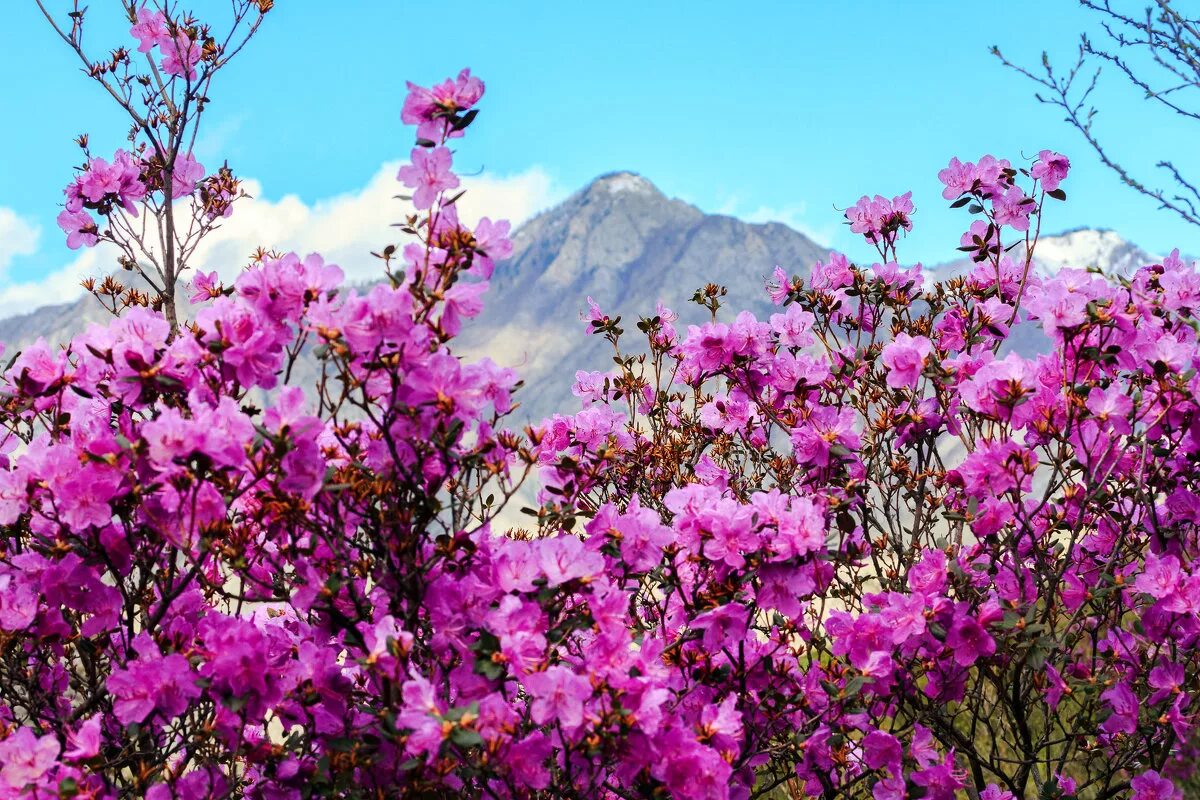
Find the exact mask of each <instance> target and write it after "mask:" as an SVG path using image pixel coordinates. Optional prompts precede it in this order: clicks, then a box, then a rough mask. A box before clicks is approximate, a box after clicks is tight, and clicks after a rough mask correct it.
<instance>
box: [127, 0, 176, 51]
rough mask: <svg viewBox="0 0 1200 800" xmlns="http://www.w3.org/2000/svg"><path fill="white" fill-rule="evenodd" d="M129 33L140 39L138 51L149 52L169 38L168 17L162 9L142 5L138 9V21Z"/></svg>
mask: <svg viewBox="0 0 1200 800" xmlns="http://www.w3.org/2000/svg"><path fill="white" fill-rule="evenodd" d="M129 33H130V35H132V36H133V37H134V38H135V39H137V40H138V52H139V53H149V52H150V51H151V50H153V49H154V48H155V47H156V46H157V45H158V44H159V43H160V42H161V41H163V40H165V39H166V38H167V18H166V17H164V16H163V14H162V12H161V11H155V10H153V9H149V8H146V7H145V6H142V7H141V8H139V9H138V10H137V23H136V24H134V26H133V27H132V28H130V29H129Z"/></svg>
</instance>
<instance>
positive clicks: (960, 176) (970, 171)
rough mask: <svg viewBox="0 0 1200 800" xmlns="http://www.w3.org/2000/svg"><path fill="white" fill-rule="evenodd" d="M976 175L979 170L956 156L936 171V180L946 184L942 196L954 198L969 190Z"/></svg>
mask: <svg viewBox="0 0 1200 800" xmlns="http://www.w3.org/2000/svg"><path fill="white" fill-rule="evenodd" d="M978 177H979V172H978V170H977V169H976V168H975V165H974V164H971V163H966V164H964V163H962V162H961V161H959V160H958V159H957V158H952V159H950V164H949V166H947V167H946V168H945V169H944V170H942V171H941V172H939V173H938V180H939V181H941V182H942V183H943V184H945V186H946V188H945V189H943V190H942V197H944V198H946V199H947V200H954V199H955V198H957V197H959V196H960V195H963V194H966V193H967V192H969V191H971V189H972V187H973V186H974V185H975V181H976V179H977V178H978Z"/></svg>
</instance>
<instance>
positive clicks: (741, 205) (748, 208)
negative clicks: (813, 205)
mask: <svg viewBox="0 0 1200 800" xmlns="http://www.w3.org/2000/svg"><path fill="white" fill-rule="evenodd" d="M715 213H717V214H727V215H729V216H731V217H737V218H738V219H741V220H744V221H746V222H779V223H782V224H783V225H787V226H788V227H789V228H791V229H792V230H796V231H799V232H800V233H803V234H804V235H805V236H807V237H808V238H809V239H812V240H813V241H814V242H816V243H817V244H819V245H821V246H823V247H834V246H837V244H838V240H839V239H840V237H841V235H842V226H841V225H840V224H838V222H837V221H834V220H830V221H825V220H822V221H821V222H814V218H815V217H817V216H818V215H817V214H814V213H813V212H812V210H811V209H810V208H809V207H808V204H807V203H805V202H799V203H793V204H791V205H786V206H779V207H775V206H767V205H761V204H760V205H752V204H748V203H746V202H745V200H744V199H743V198H742V197H741V196H739V195H731V196H730V197H728V198H726V200H725V202H724V203H722V204H721V206H720V208H718V209H716V211H715ZM822 216H827V217H828V216H832V212H830V214H826V215H822Z"/></svg>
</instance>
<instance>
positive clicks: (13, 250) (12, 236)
mask: <svg viewBox="0 0 1200 800" xmlns="http://www.w3.org/2000/svg"><path fill="white" fill-rule="evenodd" d="M40 235H41V230H39V229H38V226H37V225H35V224H33V223H32V222H29V221H28V220H25V219H22V218H21V217H20V216H18V215H17V212H15V211H13V210H12V209H11V208H2V207H0V275H3V274H4V270H6V269H7V268H8V265H9V264H11V263H12V262H13V259H15V258H16V257H17V256H28V255H32V254H33V253H35V252H37V244H38V237H39V236H40Z"/></svg>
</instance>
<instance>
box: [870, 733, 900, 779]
mask: <svg viewBox="0 0 1200 800" xmlns="http://www.w3.org/2000/svg"><path fill="white" fill-rule="evenodd" d="M862 748H863V762H864V763H865V764H866V765H867V768H868V769H882V768H884V767H887V768H888V769H889V770H891V772H892V773H893V774H898V773H899V772H900V765H901V764H902V762H903V761H904V750H903V748H902V747H901V745H900V740H899V739H897V738H896V737H895V736H892V735H891V734H890V733H886V732H884V731H880V730H874V731H871V732H870V733H868V734H867V735H866V736H864V737H863V741H862Z"/></svg>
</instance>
